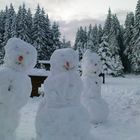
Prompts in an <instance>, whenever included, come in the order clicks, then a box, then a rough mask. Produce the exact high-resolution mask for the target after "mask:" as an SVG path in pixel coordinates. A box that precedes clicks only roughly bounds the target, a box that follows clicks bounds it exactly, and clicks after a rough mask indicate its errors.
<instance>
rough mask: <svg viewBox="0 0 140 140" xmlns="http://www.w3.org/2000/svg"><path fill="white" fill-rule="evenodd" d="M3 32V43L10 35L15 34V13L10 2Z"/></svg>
mask: <svg viewBox="0 0 140 140" xmlns="http://www.w3.org/2000/svg"><path fill="white" fill-rule="evenodd" d="M4 29H5V32H4V42H3V44H4V45H5V44H6V43H7V41H8V39H10V38H11V37H14V36H16V35H15V34H16V13H15V10H14V7H13V5H12V4H10V8H9V9H8V10H7V12H6V21H5V28H4Z"/></svg>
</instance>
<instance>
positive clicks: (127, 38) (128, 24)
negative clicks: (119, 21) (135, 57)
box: [123, 12, 134, 72]
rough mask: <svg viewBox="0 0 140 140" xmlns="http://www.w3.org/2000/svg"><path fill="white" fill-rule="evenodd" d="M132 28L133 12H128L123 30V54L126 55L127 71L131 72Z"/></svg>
mask: <svg viewBox="0 0 140 140" xmlns="http://www.w3.org/2000/svg"><path fill="white" fill-rule="evenodd" d="M133 28H134V14H133V12H130V13H128V14H127V16H126V20H125V30H124V35H123V38H124V46H125V51H124V55H125V56H126V57H127V62H126V65H127V72H131V71H132V70H131V58H132V49H133V44H132V38H133Z"/></svg>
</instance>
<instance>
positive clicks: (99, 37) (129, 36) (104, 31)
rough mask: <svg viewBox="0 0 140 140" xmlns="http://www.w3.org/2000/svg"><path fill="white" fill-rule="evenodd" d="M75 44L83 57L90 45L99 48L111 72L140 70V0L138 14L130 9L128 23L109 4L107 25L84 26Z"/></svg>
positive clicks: (116, 73) (119, 73) (95, 48)
mask: <svg viewBox="0 0 140 140" xmlns="http://www.w3.org/2000/svg"><path fill="white" fill-rule="evenodd" d="M74 47H75V49H77V50H79V53H80V57H82V54H83V53H84V52H85V50H86V49H91V50H92V51H95V52H97V53H98V54H99V55H100V57H101V60H102V63H103V72H105V73H107V74H113V75H115V76H118V75H121V74H123V73H140V0H138V3H137V6H136V10H135V14H134V13H133V12H129V13H127V16H126V19H125V23H124V26H122V25H120V22H119V20H118V18H117V16H116V14H112V12H111V9H110V8H109V11H108V15H107V18H106V20H105V24H104V26H103V27H102V26H101V25H94V26H92V25H89V27H80V28H79V29H78V31H77V34H76V39H75V45H74Z"/></svg>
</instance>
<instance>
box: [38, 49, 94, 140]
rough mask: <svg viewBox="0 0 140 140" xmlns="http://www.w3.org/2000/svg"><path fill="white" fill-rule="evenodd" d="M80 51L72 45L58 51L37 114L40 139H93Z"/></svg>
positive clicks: (53, 55)
mask: <svg viewBox="0 0 140 140" xmlns="http://www.w3.org/2000/svg"><path fill="white" fill-rule="evenodd" d="M78 63H79V60H78V54H77V53H76V52H75V51H74V50H73V49H72V48H65V49H58V50H56V51H55V52H54V53H53V54H52V56H51V59H50V64H51V69H50V75H49V77H48V79H46V81H45V83H44V89H45V93H46V97H45V99H44V101H43V102H42V103H41V104H40V107H39V109H38V113H37V116H36V134H37V140H89V139H92V137H90V135H89V131H90V120H89V114H88V112H87V110H86V109H85V108H84V107H83V106H82V105H81V103H80V96H81V92H82V81H81V78H80V76H79V73H78Z"/></svg>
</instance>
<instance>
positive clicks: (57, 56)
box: [50, 48, 79, 75]
mask: <svg viewBox="0 0 140 140" xmlns="http://www.w3.org/2000/svg"><path fill="white" fill-rule="evenodd" d="M67 60H68V61H69V65H70V69H71V70H72V71H76V70H77V69H78V64H79V57H78V54H77V52H76V51H74V50H73V49H72V48H65V49H58V50H56V51H54V53H53V54H52V56H51V58H50V65H51V68H50V71H51V73H52V75H53V74H57V73H61V72H66V71H67V69H66V68H64V65H65V63H66V62H67Z"/></svg>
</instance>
